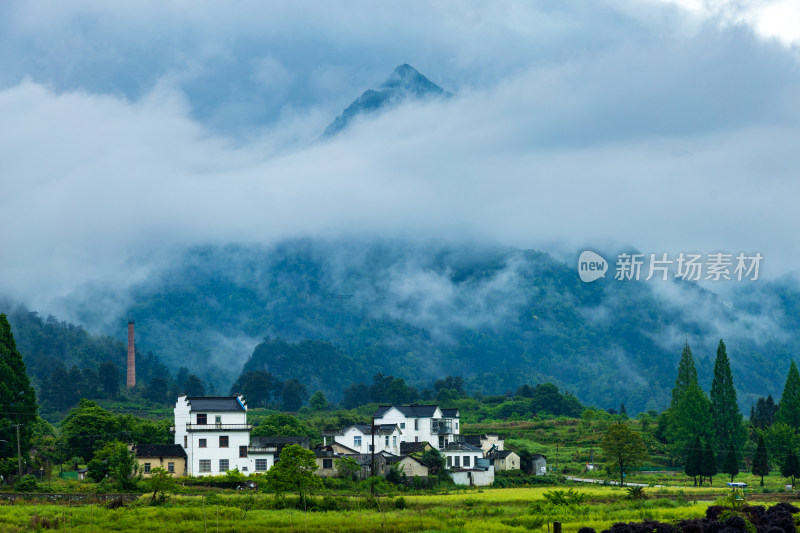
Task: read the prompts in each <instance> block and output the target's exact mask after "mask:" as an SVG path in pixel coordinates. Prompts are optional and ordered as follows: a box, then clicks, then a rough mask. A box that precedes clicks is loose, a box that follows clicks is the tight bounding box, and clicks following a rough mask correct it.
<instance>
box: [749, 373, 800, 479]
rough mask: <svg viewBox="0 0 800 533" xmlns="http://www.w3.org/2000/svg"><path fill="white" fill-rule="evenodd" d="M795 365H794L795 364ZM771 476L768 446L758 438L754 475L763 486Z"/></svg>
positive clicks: (762, 438)
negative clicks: (759, 477)
mask: <svg viewBox="0 0 800 533" xmlns="http://www.w3.org/2000/svg"><path fill="white" fill-rule="evenodd" d="M793 364H794V363H793ZM767 474H769V458H768V457H767V445H766V444H764V437H763V435H759V436H758V448H756V454H755V456H753V475H756V476H761V486H762V487H763V486H764V476H766V475H767Z"/></svg>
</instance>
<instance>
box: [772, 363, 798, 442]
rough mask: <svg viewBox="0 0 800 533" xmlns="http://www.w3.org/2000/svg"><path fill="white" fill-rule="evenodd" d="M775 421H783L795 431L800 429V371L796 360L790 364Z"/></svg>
mask: <svg viewBox="0 0 800 533" xmlns="http://www.w3.org/2000/svg"><path fill="white" fill-rule="evenodd" d="M775 421H776V422H783V423H784V424H787V425H788V426H789V427H791V428H792V429H794V430H795V431H797V430H798V429H800V372H798V371H797V365H795V364H794V361H792V363H791V364H790V365H789V375H788V376H787V377H786V384H785V385H784V386H783V394H782V395H781V402H780V404H779V406H778V412H777V413H776V414H775Z"/></svg>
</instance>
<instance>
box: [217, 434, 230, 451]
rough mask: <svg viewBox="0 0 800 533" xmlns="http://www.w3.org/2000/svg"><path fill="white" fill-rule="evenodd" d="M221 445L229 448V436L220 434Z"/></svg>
mask: <svg viewBox="0 0 800 533" xmlns="http://www.w3.org/2000/svg"><path fill="white" fill-rule="evenodd" d="M219 447H220V448H227V447H228V436H227V435H220V436H219Z"/></svg>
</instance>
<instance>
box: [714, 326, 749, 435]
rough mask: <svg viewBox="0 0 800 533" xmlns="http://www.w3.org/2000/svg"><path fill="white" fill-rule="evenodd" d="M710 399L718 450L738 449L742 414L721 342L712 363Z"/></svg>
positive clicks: (742, 427) (743, 431)
mask: <svg viewBox="0 0 800 533" xmlns="http://www.w3.org/2000/svg"><path fill="white" fill-rule="evenodd" d="M710 399H711V418H712V422H713V424H714V434H715V436H716V441H717V444H718V445H719V448H720V449H723V450H724V449H727V448H728V447H729V446H731V445H733V447H734V448H737V449H738V448H740V447H741V446H742V444H743V443H744V440H745V437H746V434H745V429H744V425H743V420H742V413H740V412H739V403H738V401H737V398H736V389H735V388H734V387H733V375H732V374H731V364H730V360H729V359H728V353H727V350H726V349H725V343H724V342H722V340H720V341H719V346H718V347H717V358H716V360H715V361H714V379H713V380H712V381H711V394H710Z"/></svg>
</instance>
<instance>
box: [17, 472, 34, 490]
mask: <svg viewBox="0 0 800 533" xmlns="http://www.w3.org/2000/svg"><path fill="white" fill-rule="evenodd" d="M38 488H39V483H38V482H37V481H36V478H35V477H33V476H32V475H30V474H28V475H25V476H22V477H21V478H20V479H19V481H17V483H16V484H15V485H14V489H15V490H17V491H19V492H35V491H36V489H38Z"/></svg>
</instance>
